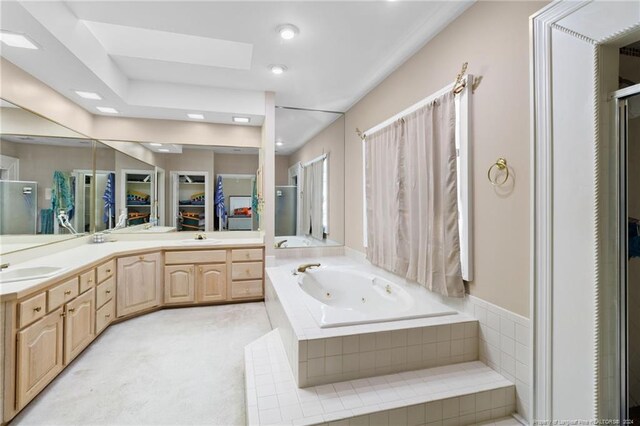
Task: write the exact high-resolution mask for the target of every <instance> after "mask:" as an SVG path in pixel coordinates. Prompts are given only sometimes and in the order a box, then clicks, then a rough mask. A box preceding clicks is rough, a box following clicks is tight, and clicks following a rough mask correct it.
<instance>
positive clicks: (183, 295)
mask: <svg viewBox="0 0 640 426" xmlns="http://www.w3.org/2000/svg"><path fill="white" fill-rule="evenodd" d="M165 265H166V266H165V267H164V270H165V273H164V278H165V287H164V291H165V293H164V303H165V304H189V303H191V304H193V303H214V302H227V301H234V300H257V299H261V298H262V297H263V295H264V291H263V288H264V286H263V280H262V277H263V274H264V249H263V248H262V247H259V248H246V249H245V248H242V249H220V250H182V251H167V252H166V253H165Z"/></svg>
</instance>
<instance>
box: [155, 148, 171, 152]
mask: <svg viewBox="0 0 640 426" xmlns="http://www.w3.org/2000/svg"><path fill="white" fill-rule="evenodd" d="M158 151H160V152H169V150H168V149H167V148H160V149H159V150H158Z"/></svg>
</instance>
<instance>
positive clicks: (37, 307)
mask: <svg viewBox="0 0 640 426" xmlns="http://www.w3.org/2000/svg"><path fill="white" fill-rule="evenodd" d="M33 310H34V311H36V312H40V311H41V310H42V306H36V307H35V308H33Z"/></svg>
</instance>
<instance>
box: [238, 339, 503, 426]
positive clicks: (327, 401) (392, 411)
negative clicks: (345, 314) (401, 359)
mask: <svg viewBox="0 0 640 426" xmlns="http://www.w3.org/2000/svg"><path fill="white" fill-rule="evenodd" d="M287 364H288V361H287V356H286V354H285V350H284V346H283V345H282V340H281V337H280V335H279V331H278V330H274V331H272V332H270V333H268V334H266V335H264V336H262V337H261V338H259V339H257V340H256V341H254V342H252V343H251V344H249V345H248V346H247V347H246V348H245V385H246V410H247V424H249V425H259V424H260V425H264V424H278V425H314V424H329V425H334V424H335V425H369V424H385V425H412V426H413V425H425V424H433V425H436V424H438V425H446V424H452V425H453V424H455V425H467V424H473V423H481V422H487V421H491V420H495V419H500V418H503V417H504V416H506V415H509V414H510V413H512V412H513V411H514V410H515V389H514V386H513V383H511V382H510V381H508V380H506V379H505V378H504V377H502V376H501V375H500V374H498V373H496V372H495V371H493V370H492V369H490V368H489V367H487V366H485V365H484V364H482V363H481V362H478V361H476V362H467V363H461V364H456V365H448V366H443V367H435V368H431V369H422V370H416V371H411V372H405V373H399V374H390V375H383V376H377V377H374V378H369V379H357V380H350V381H344V382H339V383H333V384H327V385H320V386H314V387H308V388H304V389H299V388H298V387H297V386H296V384H295V381H294V380H293V375H292V373H291V371H290V369H289V368H288V365H287ZM334 422H335V423H334ZM510 424H515V423H514V422H513V421H511V422H510Z"/></svg>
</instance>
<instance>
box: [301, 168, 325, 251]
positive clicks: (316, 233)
mask: <svg viewBox="0 0 640 426" xmlns="http://www.w3.org/2000/svg"><path fill="white" fill-rule="evenodd" d="M323 161H324V160H318V161H314V162H313V163H311V164H308V165H306V166H305V167H304V169H303V174H304V191H303V193H302V229H303V233H304V234H305V235H311V236H312V237H313V238H316V239H318V240H322V239H323V238H324V229H323V226H322V184H323V182H322V181H323V177H324V169H323V167H322V165H323V164H322V163H323Z"/></svg>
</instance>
